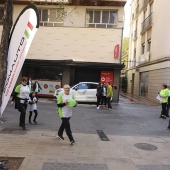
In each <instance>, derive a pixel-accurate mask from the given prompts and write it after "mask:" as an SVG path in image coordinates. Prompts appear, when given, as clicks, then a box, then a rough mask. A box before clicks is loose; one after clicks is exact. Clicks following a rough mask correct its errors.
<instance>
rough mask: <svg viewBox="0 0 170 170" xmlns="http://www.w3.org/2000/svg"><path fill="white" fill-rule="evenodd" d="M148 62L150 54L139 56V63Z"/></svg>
mask: <svg viewBox="0 0 170 170" xmlns="http://www.w3.org/2000/svg"><path fill="white" fill-rule="evenodd" d="M149 60H150V52H147V53H144V54H142V55H140V57H139V63H140V64H142V63H145V62H148V61H149Z"/></svg>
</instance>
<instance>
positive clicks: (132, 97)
mask: <svg viewBox="0 0 170 170" xmlns="http://www.w3.org/2000/svg"><path fill="white" fill-rule="evenodd" d="M119 95H120V96H123V97H125V98H127V99H128V100H127V102H130V103H138V104H145V105H152V106H157V105H160V103H158V102H153V101H150V100H148V99H146V98H144V97H142V96H135V95H131V94H129V93H123V92H122V91H120V92H119Z"/></svg>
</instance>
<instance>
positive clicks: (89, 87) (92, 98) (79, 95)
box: [54, 82, 98, 102]
mask: <svg viewBox="0 0 170 170" xmlns="http://www.w3.org/2000/svg"><path fill="white" fill-rule="evenodd" d="M97 86H98V83H96V82H80V83H78V84H76V85H74V86H73V87H71V89H70V92H71V93H72V94H73V95H74V96H75V99H76V101H78V102H97V98H96V92H97ZM63 91H64V89H63V88H59V89H56V90H55V92H54V97H55V98H56V99H57V97H58V95H59V94H60V93H62V92H63Z"/></svg>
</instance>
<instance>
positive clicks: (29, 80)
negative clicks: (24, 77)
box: [27, 77, 32, 90]
mask: <svg viewBox="0 0 170 170" xmlns="http://www.w3.org/2000/svg"><path fill="white" fill-rule="evenodd" d="M27 85H28V86H29V88H30V89H31V90H32V79H31V77H29V79H28V81H27Z"/></svg>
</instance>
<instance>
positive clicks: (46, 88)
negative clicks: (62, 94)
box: [32, 80, 61, 97]
mask: <svg viewBox="0 0 170 170" xmlns="http://www.w3.org/2000/svg"><path fill="white" fill-rule="evenodd" d="M32 82H33V83H34V82H35V80H32ZM38 83H39V84H40V86H41V88H42V90H41V91H40V92H39V93H38V96H43V97H53V94H54V92H55V90H56V89H58V88H61V81H50V80H39V81H38Z"/></svg>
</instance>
